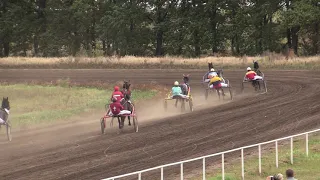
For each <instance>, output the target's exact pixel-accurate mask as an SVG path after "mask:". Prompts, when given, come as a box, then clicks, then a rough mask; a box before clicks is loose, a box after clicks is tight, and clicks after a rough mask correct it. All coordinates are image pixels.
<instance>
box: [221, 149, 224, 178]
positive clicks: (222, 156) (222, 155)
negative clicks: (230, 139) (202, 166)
mask: <svg viewBox="0 0 320 180" xmlns="http://www.w3.org/2000/svg"><path fill="white" fill-rule="evenodd" d="M221 158H222V180H224V153H222V154H221Z"/></svg>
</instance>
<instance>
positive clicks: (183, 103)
mask: <svg viewBox="0 0 320 180" xmlns="http://www.w3.org/2000/svg"><path fill="white" fill-rule="evenodd" d="M185 110H186V103H185V100H184V99H181V112H184V111H185Z"/></svg>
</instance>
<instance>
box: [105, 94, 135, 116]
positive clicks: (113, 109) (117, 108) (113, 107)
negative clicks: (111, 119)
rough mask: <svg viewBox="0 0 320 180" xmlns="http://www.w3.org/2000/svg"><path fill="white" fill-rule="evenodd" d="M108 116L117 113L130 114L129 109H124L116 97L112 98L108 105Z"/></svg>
mask: <svg viewBox="0 0 320 180" xmlns="http://www.w3.org/2000/svg"><path fill="white" fill-rule="evenodd" d="M109 109H110V111H109V113H108V115H109V116H118V115H130V114H131V111H128V110H125V109H124V108H123V106H122V105H121V104H120V102H118V101H117V99H116V98H112V103H111V104H110V105H109Z"/></svg>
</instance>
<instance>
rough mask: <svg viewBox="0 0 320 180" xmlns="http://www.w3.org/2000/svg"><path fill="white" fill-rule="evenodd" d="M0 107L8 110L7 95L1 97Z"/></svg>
mask: <svg viewBox="0 0 320 180" xmlns="http://www.w3.org/2000/svg"><path fill="white" fill-rule="evenodd" d="M1 108H2V109H8V110H10V102H9V98H8V97H7V98H3V99H2V105H1Z"/></svg>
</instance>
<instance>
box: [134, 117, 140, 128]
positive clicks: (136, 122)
mask: <svg viewBox="0 0 320 180" xmlns="http://www.w3.org/2000/svg"><path fill="white" fill-rule="evenodd" d="M133 127H134V131H135V132H138V131H139V126H138V118H137V117H136V116H134V117H133Z"/></svg>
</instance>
